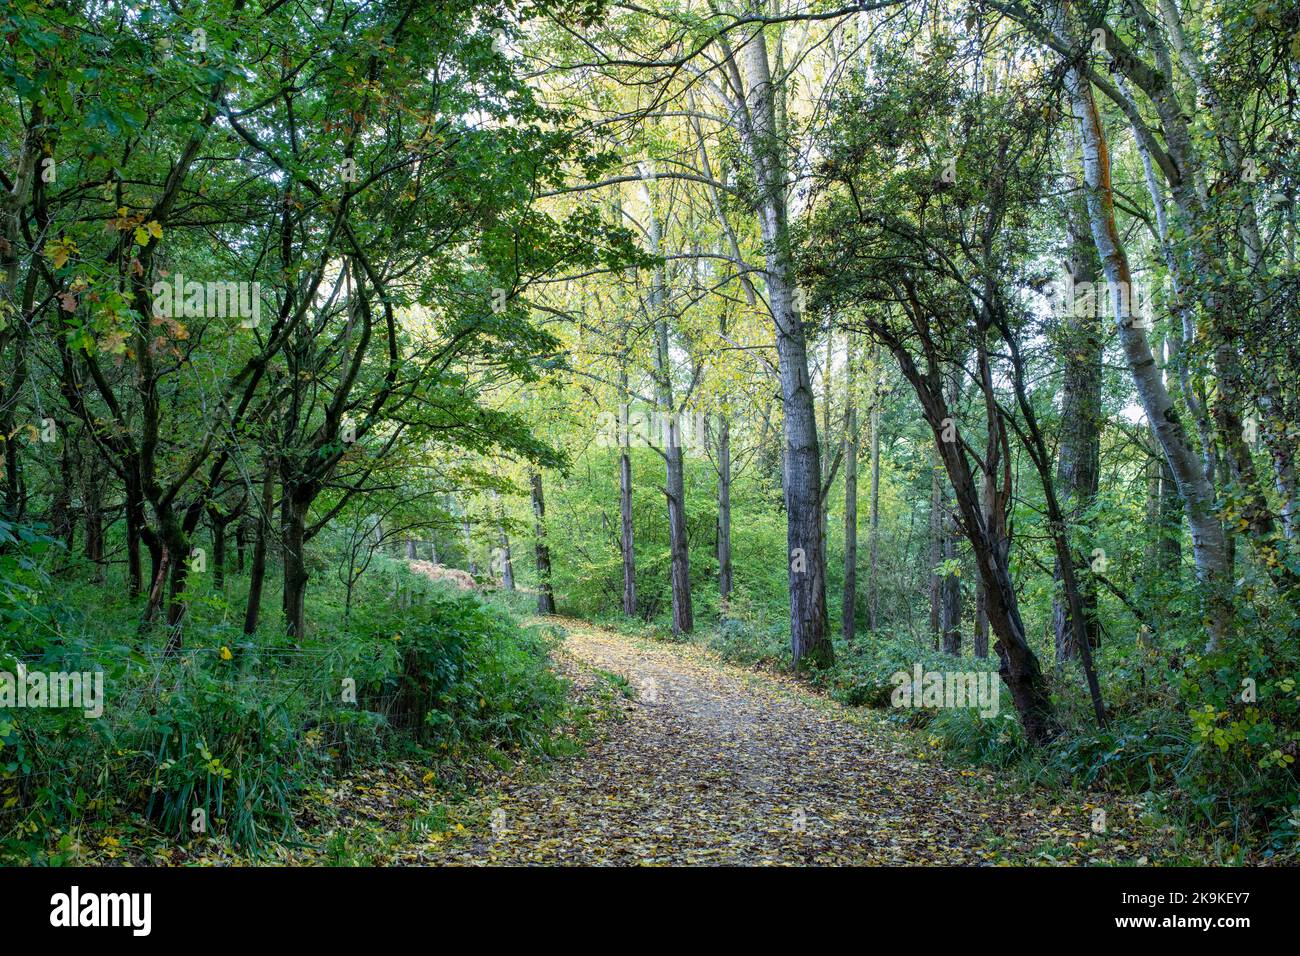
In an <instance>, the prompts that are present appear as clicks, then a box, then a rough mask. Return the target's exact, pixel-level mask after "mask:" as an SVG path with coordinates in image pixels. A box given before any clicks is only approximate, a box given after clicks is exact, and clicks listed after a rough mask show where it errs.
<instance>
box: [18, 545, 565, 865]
mask: <svg viewBox="0 0 1300 956" xmlns="http://www.w3.org/2000/svg"><path fill="white" fill-rule="evenodd" d="M26 537H29V538H30V540H28V541H26V542H25V543H24V547H23V549H22V550H21V551H19V550H18V549H16V548H12V547H11V549H10V550H8V551H6V552H4V553H3V555H0V589H2V590H0V624H2V625H3V632H0V671H7V672H9V673H16V672H17V670H18V667H19V664H20V662H21V664H22V665H23V666H25V667H26V669H27V670H28V671H94V670H99V669H102V670H103V672H104V693H105V698H106V699H105V701H104V706H103V715H102V717H100V718H98V719H87V718H86V717H85V716H83V714H82V712H81V711H79V710H58V709H48V708H45V709H36V708H17V707H15V708H10V709H7V710H0V848H3V852H4V855H5V856H7V857H13V858H19V859H21V858H24V857H32V858H35V857H40V856H42V854H44V852H45V851H46V850H48V849H49V847H48V841H49V840H50V839H51V834H60V833H62V834H65V835H66V834H67V833H68V832H69V830H74V829H75V830H80V829H83V828H85V827H87V826H94V825H95V824H103V825H107V824H109V823H110V822H113V821H120V820H122V819H123V818H128V817H129V818H135V819H137V820H142V819H147V820H149V821H151V824H150V825H151V826H153V827H156V828H157V829H159V830H161V831H162V832H164V833H167V834H169V835H171V836H173V837H175V838H177V839H189V838H192V837H193V836H194V835H195V834H196V833H197V832H206V833H208V834H210V835H212V836H214V837H217V838H221V839H225V840H228V841H229V842H230V843H231V844H232V845H234V846H236V847H238V848H241V849H245V850H252V851H255V850H257V849H258V848H260V847H263V846H264V845H265V844H266V843H267V842H268V841H273V840H276V839H279V838H282V837H284V836H285V835H287V834H288V833H290V832H291V831H292V830H293V827H294V816H293V815H294V811H295V806H296V800H295V798H296V797H297V796H298V795H299V794H300V793H301V792H302V791H303V790H304V788H307V787H310V786H313V785H316V784H319V783H321V782H323V781H324V780H326V779H328V778H329V777H330V776H332V775H336V774H339V773H342V772H345V771H347V770H348V769H349V768H350V767H351V766H353V765H354V764H355V763H356V762H357V761H358V760H363V759H374V758H378V757H379V756H381V755H382V754H384V753H387V752H394V751H398V750H409V749H410V748H413V747H416V746H420V747H424V748H428V750H429V751H431V752H432V759H439V758H445V759H449V760H450V759H455V758H458V757H461V756H463V755H464V754H465V752H466V751H467V750H469V749H471V748H491V749H492V750H493V751H496V750H508V749H511V748H519V747H536V746H541V745H543V744H544V743H545V739H546V735H547V732H548V730H549V728H551V727H552V726H553V725H554V724H555V723H556V721H557V720H558V719H559V718H560V717H561V716H562V714H563V706H564V699H565V698H564V688H563V686H562V684H561V682H560V681H559V679H558V678H556V677H555V676H554V675H553V674H552V673H551V672H550V670H549V669H548V651H549V642H548V638H547V637H545V636H544V635H542V634H541V633H540V632H537V631H535V630H525V629H521V628H520V626H519V625H518V623H517V622H516V621H515V620H514V619H513V618H512V617H511V616H510V615H509V614H508V612H506V611H504V610H501V609H499V608H494V607H488V606H486V605H485V604H484V603H483V602H482V601H480V600H479V599H478V598H477V597H476V596H474V595H471V594H464V593H459V592H457V593H447V592H446V591H443V590H442V589H440V588H438V587H436V586H434V585H432V584H430V583H428V582H426V581H424V580H423V579H419V578H415V577H413V576H410V575H409V574H408V573H407V572H406V571H405V570H404V569H398V568H393V567H390V568H387V569H385V572H384V573H383V574H382V575H375V576H373V578H374V579H373V580H372V581H370V582H368V583H367V584H366V586H365V587H364V588H363V590H362V599H361V600H359V601H355V602H354V604H353V607H352V609H351V611H350V613H349V614H348V615H347V616H346V617H345V616H344V615H343V614H342V613H341V610H340V608H339V607H338V606H337V602H338V595H337V594H336V593H334V592H333V591H332V590H330V589H327V588H323V587H322V588H318V589H317V590H316V594H315V595H314V596H313V597H314V598H315V600H314V604H313V606H312V607H311V608H310V611H311V613H312V617H313V619H314V620H318V621H320V622H321V624H320V627H318V628H317V629H316V630H314V631H313V633H312V634H311V635H310V636H309V637H308V638H306V639H304V640H302V641H300V642H298V643H297V644H291V643H289V642H287V641H286V640H285V639H284V638H283V637H282V636H281V635H279V634H277V633H276V632H275V631H274V630H272V629H270V628H263V629H262V631H261V632H259V633H258V634H256V635H253V636H252V637H245V636H244V635H243V634H242V632H241V629H240V628H239V627H237V626H236V622H235V621H234V620H232V615H231V614H230V608H231V606H232V605H233V606H236V607H237V606H239V604H240V603H241V601H240V600H236V599H235V596H234V595H231V598H230V599H229V600H227V598H226V597H225V596H224V595H222V594H220V593H206V594H205V595H204V599H203V600H201V601H198V602H196V603H195V605H194V606H193V609H192V610H193V613H194V615H195V619H194V620H193V621H191V622H189V623H188V624H187V628H186V633H185V645H184V647H183V649H182V650H181V652H180V653H178V654H172V655H168V654H166V653H165V652H164V647H165V635H164V634H163V633H162V632H161V630H159V631H156V632H145V633H137V628H136V614H137V611H138V609H137V608H135V607H134V606H133V605H132V604H131V603H130V602H127V601H125V600H120V601H118V602H109V603H107V604H105V603H104V602H102V601H100V600H99V599H98V597H92V593H91V590H90V588H91V586H90V585H87V584H78V583H76V581H75V580H74V579H71V578H68V577H66V576H65V577H63V578H62V579H61V580H59V581H58V582H57V588H56V587H55V582H53V581H51V580H50V579H49V578H48V577H47V576H45V575H44V574H42V573H41V572H40V571H39V570H38V569H37V566H36V565H35V564H34V563H33V562H32V560H31V558H32V554H33V552H34V551H38V550H40V549H43V548H48V547H49V546H50V543H49V542H47V541H45V540H43V539H41V538H39V536H30V535H27V536H26ZM392 582H396V583H397V585H398V586H399V587H400V588H401V592H400V593H401V594H402V597H401V599H400V600H399V601H394V600H392V599H391V591H389V588H390V587H391V586H392ZM98 593H99V592H98V591H96V592H94V594H95V595H98ZM275 597H276V596H275V595H270V594H269V595H267V597H266V598H265V600H266V602H267V605H268V606H271V602H272V601H274V600H275ZM236 617H237V615H236ZM353 689H355V694H353V693H351V691H352V690H353ZM65 842H66V839H65Z"/></svg>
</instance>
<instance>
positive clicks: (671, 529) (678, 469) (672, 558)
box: [645, 186, 695, 634]
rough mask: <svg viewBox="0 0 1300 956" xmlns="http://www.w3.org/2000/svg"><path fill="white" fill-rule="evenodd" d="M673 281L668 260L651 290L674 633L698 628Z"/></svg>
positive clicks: (655, 235)
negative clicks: (671, 315)
mask: <svg viewBox="0 0 1300 956" xmlns="http://www.w3.org/2000/svg"><path fill="white" fill-rule="evenodd" d="M645 195H646V201H647V205H648V206H649V208H650V214H649V226H650V229H649V233H650V252H651V254H653V255H659V254H660V245H661V233H660V226H659V218H658V216H657V215H656V213H655V209H654V205H653V202H652V197H651V195H650V190H649V187H648V186H647V187H646V190H645ZM667 296H668V281H667V274H666V272H665V269H664V266H663V264H662V263H661V264H659V265H657V266H656V267H655V269H654V277H653V281H652V285H651V292H650V313H651V315H653V316H654V322H655V404H656V405H657V406H658V408H659V413H660V414H661V415H663V416H665V417H666V419H667V423H668V429H667V432H668V434H667V442H666V444H667V447H666V448H664V449H663V450H662V454H663V456H664V494H665V496H666V497H667V499H668V554H669V572H670V577H671V582H672V605H673V608H672V610H673V633H674V634H689V633H690V632H691V631H692V630H694V629H695V617H694V611H693V609H692V605H691V571H690V547H689V544H688V542H687V537H686V481H685V476H684V474H683V462H682V442H681V426H680V423H679V422H678V419H677V409H676V408H674V406H673V381H672V366H671V364H670V361H669V352H668V317H667V314H666V310H667V307H668V302H667Z"/></svg>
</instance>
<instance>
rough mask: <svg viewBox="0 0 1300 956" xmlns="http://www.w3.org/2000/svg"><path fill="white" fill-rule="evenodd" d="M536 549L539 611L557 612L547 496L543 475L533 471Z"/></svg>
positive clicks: (541, 612)
mask: <svg viewBox="0 0 1300 956" xmlns="http://www.w3.org/2000/svg"><path fill="white" fill-rule="evenodd" d="M530 482H531V484H532V488H533V518H534V551H535V554H536V560H537V613H538V614H554V613H555V594H554V592H553V591H552V590H551V549H550V546H549V545H547V543H546V498H545V497H544V495H543V492H542V476H541V473H540V472H536V471H535V472H533V473H532V476H531V478H530Z"/></svg>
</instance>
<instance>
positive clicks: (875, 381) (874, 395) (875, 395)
mask: <svg viewBox="0 0 1300 956" xmlns="http://www.w3.org/2000/svg"><path fill="white" fill-rule="evenodd" d="M871 376H872V380H871V521H870V524H869V531H868V534H869V535H870V537H871V540H870V542H869V546H870V549H871V578H870V580H869V581H868V582H867V590H868V594H867V605H868V608H869V611H870V619H869V620H870V624H869V626H870V628H871V630H872V631H874V630H875V629H876V628H877V626H879V621H878V619H877V616H876V615H877V609H878V607H879V598H880V582H879V577H880V394H879V391H880V348H879V347H876V348H875V349H873V350H872V355H871Z"/></svg>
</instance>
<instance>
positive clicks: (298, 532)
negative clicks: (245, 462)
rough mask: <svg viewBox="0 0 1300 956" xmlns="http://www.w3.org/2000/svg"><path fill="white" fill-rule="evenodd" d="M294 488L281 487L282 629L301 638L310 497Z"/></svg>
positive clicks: (304, 615) (305, 587)
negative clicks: (284, 504) (282, 506)
mask: <svg viewBox="0 0 1300 956" xmlns="http://www.w3.org/2000/svg"><path fill="white" fill-rule="evenodd" d="M296 492H298V490H297V489H294V488H292V486H291V487H290V488H286V489H285V491H284V496H285V500H286V502H287V507H286V508H285V510H284V516H283V527H282V535H283V544H284V601H283V608H284V631H285V634H287V635H288V636H289V637H292V638H295V639H300V638H302V637H305V636H306V633H307V620H306V614H307V579H308V573H307V508H308V502H309V501H310V500H311V498H310V497H309V496H307V495H305V494H302V493H296Z"/></svg>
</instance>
